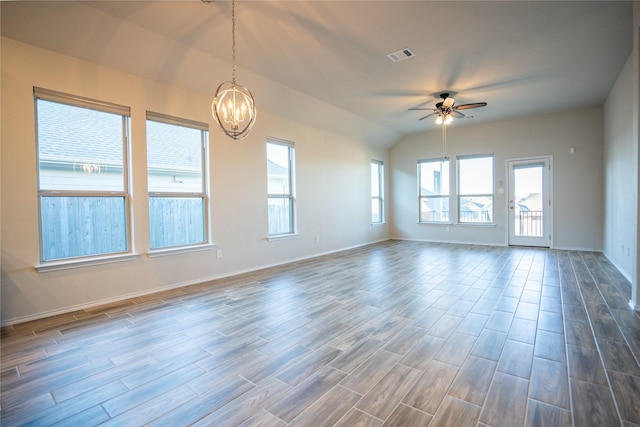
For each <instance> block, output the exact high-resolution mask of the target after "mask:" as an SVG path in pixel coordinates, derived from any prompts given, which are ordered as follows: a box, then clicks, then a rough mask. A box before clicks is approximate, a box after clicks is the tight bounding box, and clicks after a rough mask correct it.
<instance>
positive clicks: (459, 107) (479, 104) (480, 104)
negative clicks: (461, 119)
mask: <svg viewBox="0 0 640 427" xmlns="http://www.w3.org/2000/svg"><path fill="white" fill-rule="evenodd" d="M486 106H487V103H486V102H474V103H472V104H462V105H457V106H455V107H453V108H454V109H456V110H468V109H469V108H478V107H486Z"/></svg>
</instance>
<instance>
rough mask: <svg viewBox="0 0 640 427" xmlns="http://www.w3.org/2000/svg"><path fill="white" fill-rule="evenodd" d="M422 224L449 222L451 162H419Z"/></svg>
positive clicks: (435, 160)
mask: <svg viewBox="0 0 640 427" xmlns="http://www.w3.org/2000/svg"><path fill="white" fill-rule="evenodd" d="M418 182H419V189H418V194H419V195H418V199H419V219H418V220H419V221H420V222H449V221H450V220H451V218H450V216H449V160H444V159H434V160H421V161H419V162H418Z"/></svg>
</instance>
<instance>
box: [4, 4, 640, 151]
mask: <svg viewBox="0 0 640 427" xmlns="http://www.w3.org/2000/svg"><path fill="white" fill-rule="evenodd" d="M0 8H1V9H0V13H1V18H2V22H1V24H2V27H1V31H2V35H3V36H6V37H9V38H13V39H16V40H19V41H23V42H26V43H30V44H34V45H37V46H41V47H44V48H46V49H50V50H54V51H57V52H61V53H64V54H67V55H71V56H74V57H78V58H82V59H85V60H88V61H91V62H96V63H101V64H104V65H107V66H110V67H114V68H117V69H121V70H123V71H127V72H130V73H134V74H137V75H140V76H143V77H146V78H151V79H154V80H158V81H162V82H167V83H171V84H175V85H178V86H182V87H185V88H187V89H190V90H195V91H198V92H202V93H206V94H213V92H214V91H215V88H216V87H217V85H218V84H219V83H220V82H222V81H223V80H229V79H230V77H231V66H230V62H231V3H230V2H229V1H216V2H213V3H205V2H202V1H198V0H189V1H186V0H183V1H89V2H60V1H45V2H31V1H28V2H27V1H22V2H1V3H0ZM236 39H237V40H236V43H237V64H238V77H237V78H238V83H239V84H242V85H244V86H247V87H248V88H249V89H251V90H252V92H254V95H255V98H256V104H257V106H258V111H260V108H261V106H262V107H263V108H266V109H267V110H270V111H273V112H275V113H277V114H288V115H289V116H291V117H294V118H296V119H297V120H302V121H305V122H308V123H317V124H322V121H323V120H331V123H333V124H335V123H337V120H336V116H335V111H342V112H344V111H346V112H348V113H345V114H344V115H345V117H347V118H349V119H350V120H361V118H362V119H366V120H367V121H369V122H373V123H375V125H373V128H376V129H378V130H381V131H380V132H377V134H378V135H379V139H380V140H379V141H372V142H374V143H377V144H380V145H383V146H384V145H386V146H389V145H390V144H392V143H394V142H395V139H397V138H398V137H400V136H402V135H405V134H410V133H415V132H421V131H425V130H432V129H435V125H434V124H433V120H432V119H431V118H429V119H426V120H423V121H419V120H418V119H419V118H420V117H422V116H424V115H425V114H426V113H422V112H420V111H408V109H409V108H412V107H424V106H427V107H432V106H433V105H435V103H436V102H437V101H438V99H437V98H438V94H439V93H440V92H443V91H449V92H451V93H452V94H454V95H455V98H456V103H457V104H462V103H467V102H479V101H485V102H487V103H488V105H487V107H484V108H479V109H474V110H467V111H465V113H467V114H468V115H471V116H474V117H473V118H471V119H463V120H459V121H458V122H457V123H456V125H463V124H465V123H478V122H485V121H494V120H499V119H505V118H513V117H521V116H527V115H535V114H542V113H549V112H555V111H562V110H568V109H574V108H579V107H586V106H596V105H602V104H603V103H604V100H605V97H606V96H607V94H608V93H609V91H610V89H611V87H612V85H613V83H614V82H615V79H616V78H617V76H618V74H619V72H620V70H621V68H622V66H623V65H624V63H625V61H626V59H627V58H628V56H629V54H630V53H631V49H632V41H633V40H632V2H631V1H620V2H617V1H575V0H574V1H454V0H449V1H339V0H334V1H307V0H300V1H271V0H268V1H245V0H238V1H237V3H236ZM405 48H409V49H411V50H412V51H413V52H414V53H415V57H413V58H411V59H408V60H405V61H402V62H397V63H393V62H392V61H390V60H389V59H388V58H387V56H386V55H387V54H388V53H391V52H394V51H397V50H400V49H405ZM265 82H268V84H266V83H265ZM273 82H278V83H280V84H282V85H284V86H286V87H287V88H291V89H294V90H295V91H291V90H290V89H283V90H282V92H277V91H275V92H274V89H273V87H274V85H273ZM267 87H271V88H272V89H270V90H268V89H266V88H267ZM275 87H276V88H277V87H281V86H279V85H275ZM296 93H298V94H299V93H303V94H307V95H310V96H312V97H313V98H316V99H317V100H320V101H322V102H321V103H319V104H318V105H325V106H326V107H327V108H329V109H331V108H333V110H334V113H333V114H329V113H326V111H328V110H326V109H325V108H324V107H322V108H319V107H317V106H316V107H313V108H308V107H307V105H308V104H305V103H304V101H303V98H305V97H303V96H299V97H296V95H295V94H296ZM297 101H299V102H300V103H301V104H300V105H297V104H296V102H297ZM326 104H328V105H326ZM331 106H333V107H331ZM334 107H338V108H339V109H340V110H336V109H335V108H334ZM325 110H326V111H325ZM343 110H344V111H343ZM258 114H260V113H258ZM305 115H306V116H305ZM358 116H359V117H358ZM258 119H259V117H258ZM363 123H367V122H363Z"/></svg>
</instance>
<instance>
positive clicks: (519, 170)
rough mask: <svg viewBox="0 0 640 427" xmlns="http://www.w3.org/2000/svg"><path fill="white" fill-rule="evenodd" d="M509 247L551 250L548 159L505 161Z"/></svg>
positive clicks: (549, 162) (549, 164)
mask: <svg viewBox="0 0 640 427" xmlns="http://www.w3.org/2000/svg"><path fill="white" fill-rule="evenodd" d="M507 165H508V168H507V169H508V173H509V180H508V195H509V198H508V209H507V211H508V215H509V245H511V246H539V247H547V248H548V247H551V238H552V236H551V197H550V191H549V189H550V188H551V187H550V178H551V159H550V157H537V158H533V159H523V160H509V161H508V162H507Z"/></svg>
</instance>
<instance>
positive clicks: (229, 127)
mask: <svg viewBox="0 0 640 427" xmlns="http://www.w3.org/2000/svg"><path fill="white" fill-rule="evenodd" d="M235 9H236V3H235V0H232V1H231V46H232V47H231V53H232V61H233V71H232V77H231V81H226V82H222V83H221V84H220V86H218V89H217V90H216V94H215V96H214V98H213V102H212V103H211V113H212V115H213V118H214V119H215V120H216V122H217V123H218V126H219V127H220V130H221V131H222V132H223V133H224V134H225V135H227V136H228V137H230V138H233V139H235V140H237V139H242V138H244V137H246V136H247V135H248V134H249V131H250V130H251V128H252V127H253V124H254V123H255V121H256V103H255V101H254V99H253V95H252V94H251V92H250V91H249V89H247V88H246V87H244V86H241V85H239V84H237V83H236V13H235Z"/></svg>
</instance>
